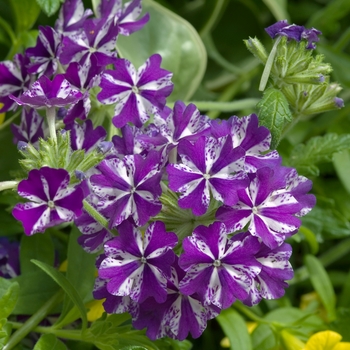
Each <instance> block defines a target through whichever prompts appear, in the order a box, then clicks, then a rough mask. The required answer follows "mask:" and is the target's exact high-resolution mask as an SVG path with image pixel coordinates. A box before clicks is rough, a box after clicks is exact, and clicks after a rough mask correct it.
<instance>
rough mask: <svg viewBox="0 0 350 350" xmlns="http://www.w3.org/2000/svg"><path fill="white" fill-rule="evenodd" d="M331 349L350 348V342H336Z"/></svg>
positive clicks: (349, 349) (344, 349)
mask: <svg viewBox="0 0 350 350" xmlns="http://www.w3.org/2000/svg"><path fill="white" fill-rule="evenodd" d="M333 350H350V343H348V342H341V343H338V344H337V345H336V346H335V347H334V348H333Z"/></svg>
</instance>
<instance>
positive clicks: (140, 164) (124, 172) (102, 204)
mask: <svg viewBox="0 0 350 350" xmlns="http://www.w3.org/2000/svg"><path fill="white" fill-rule="evenodd" d="M97 169H98V170H99V171H100V172H101V174H97V175H93V176H91V178H90V181H91V184H92V191H93V192H94V194H95V195H96V196H98V197H99V198H100V201H99V203H98V205H97V208H98V210H99V211H100V212H101V213H102V214H103V215H104V216H106V217H108V218H110V221H109V227H111V228H113V227H115V226H116V225H119V224H120V223H121V222H123V221H124V220H126V219H128V218H132V219H133V220H134V222H135V223H136V225H137V226H143V225H144V224H145V223H146V222H147V221H148V220H149V218H150V217H151V216H154V215H156V214H158V213H159V211H160V210H161V207H162V206H161V203H160V201H159V196H160V195H161V193H162V190H161V187H160V180H161V172H160V170H159V154H158V153H157V152H150V153H149V154H148V155H147V157H146V158H143V157H142V156H140V155H138V154H135V155H127V156H125V157H124V158H123V159H118V158H112V159H105V160H104V161H102V162H101V163H100V164H99V165H98V166H97Z"/></svg>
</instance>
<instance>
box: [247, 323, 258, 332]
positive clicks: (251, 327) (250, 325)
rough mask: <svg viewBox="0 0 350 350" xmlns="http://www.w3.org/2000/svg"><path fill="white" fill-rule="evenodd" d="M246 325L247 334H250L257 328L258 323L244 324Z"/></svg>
mask: <svg viewBox="0 0 350 350" xmlns="http://www.w3.org/2000/svg"><path fill="white" fill-rule="evenodd" d="M246 325H247V328H248V332H249V334H252V333H253V331H254V329H255V328H256V327H258V323H257V322H246Z"/></svg>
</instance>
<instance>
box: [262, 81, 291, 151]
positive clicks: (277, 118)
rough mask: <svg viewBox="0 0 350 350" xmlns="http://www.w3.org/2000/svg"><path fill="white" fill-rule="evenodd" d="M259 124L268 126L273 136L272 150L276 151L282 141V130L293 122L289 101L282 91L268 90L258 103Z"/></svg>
mask: <svg viewBox="0 0 350 350" xmlns="http://www.w3.org/2000/svg"><path fill="white" fill-rule="evenodd" d="M257 107H258V108H259V110H260V111H259V124H260V125H263V126H266V127H267V128H268V129H269V130H270V132H271V136H272V141H271V148H272V149H275V148H276V147H277V145H278V143H279V141H280V138H281V134H282V130H283V128H284V127H285V125H286V123H287V122H290V121H291V120H292V114H291V112H290V110H289V105H288V102H287V99H286V98H285V96H284V95H283V93H282V92H281V91H280V90H277V89H274V88H272V87H271V88H268V89H266V90H265V92H264V95H263V98H262V99H261V101H260V102H259V103H258V105H257Z"/></svg>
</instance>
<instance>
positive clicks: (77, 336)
mask: <svg viewBox="0 0 350 350" xmlns="http://www.w3.org/2000/svg"><path fill="white" fill-rule="evenodd" d="M9 323H10V324H11V325H12V328H13V329H20V328H21V327H22V326H23V323H20V322H9ZM32 331H33V332H36V333H41V334H54V335H55V336H57V337H58V338H63V339H70V340H84V341H86V340H85V339H84V338H83V337H82V335H81V330H65V329H55V328H52V327H42V326H37V327H35V328H33V329H32Z"/></svg>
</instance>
